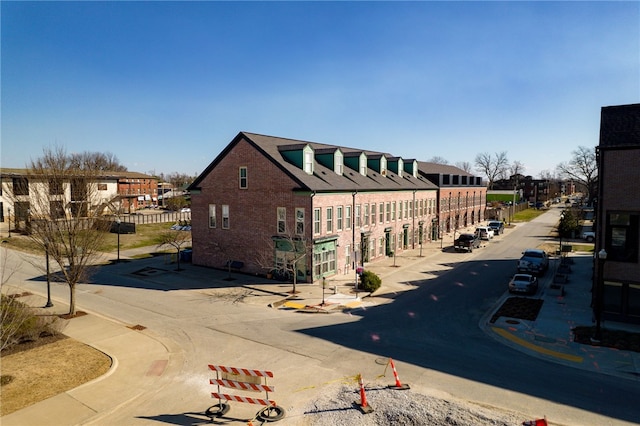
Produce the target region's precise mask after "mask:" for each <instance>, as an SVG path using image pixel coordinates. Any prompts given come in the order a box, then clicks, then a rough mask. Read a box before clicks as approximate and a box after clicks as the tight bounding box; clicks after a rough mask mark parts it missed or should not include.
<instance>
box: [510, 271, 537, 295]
mask: <svg viewBox="0 0 640 426" xmlns="http://www.w3.org/2000/svg"><path fill="white" fill-rule="evenodd" d="M537 291H538V278H536V277H535V276H534V275H531V274H515V275H514V276H513V278H511V281H509V293H525V294H536V292H537Z"/></svg>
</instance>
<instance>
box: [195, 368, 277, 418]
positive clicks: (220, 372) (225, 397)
mask: <svg viewBox="0 0 640 426" xmlns="http://www.w3.org/2000/svg"><path fill="white" fill-rule="evenodd" d="M209 369H210V370H212V371H215V372H216V378H215V379H210V380H209V384H212V385H217V386H218V391H217V392H212V393H211V397H212V398H216V399H217V400H218V403H217V404H215V405H213V406H211V407H209V408H208V409H207V411H206V414H207V416H209V417H212V418H213V417H221V416H223V415H225V414H226V413H227V412H228V411H229V409H230V406H229V404H227V403H226V401H236V402H243V403H247V404H259V405H264V406H265V408H263V409H261V410H260V411H258V413H257V414H256V418H257V419H260V420H262V421H265V422H275V421H277V420H280V419H282V418H284V416H285V411H284V408H282V407H279V406H278V405H277V404H276V402H275V401H273V400H270V399H269V392H275V387H273V386H270V385H268V384H267V378H268V377H271V378H273V373H272V372H271V371H263V370H251V369H247V368H236V367H225V366H221V365H209ZM263 380H264V383H263ZM221 387H225V388H231V389H236V390H240V391H248V392H264V393H265V397H264V398H256V397H249V396H241V395H230V394H226V393H222V392H221V391H220V388H221ZM223 401H225V402H223Z"/></svg>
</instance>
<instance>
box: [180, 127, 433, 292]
mask: <svg viewBox="0 0 640 426" xmlns="http://www.w3.org/2000/svg"><path fill="white" fill-rule="evenodd" d="M189 190H190V192H191V202H192V205H191V207H192V210H191V211H192V213H191V220H192V231H193V232H192V234H193V262H194V263H195V264H199V265H204V266H210V267H222V266H223V265H225V264H226V263H227V262H229V261H233V262H235V263H234V265H236V266H238V267H240V265H242V266H241V267H242V270H243V271H245V272H250V273H266V272H269V270H271V269H273V270H276V271H278V270H289V269H290V270H291V271H293V270H295V276H296V279H297V281H298V282H314V281H317V280H319V279H321V278H323V277H327V276H333V275H337V274H349V273H352V272H353V271H354V269H355V268H357V267H359V266H360V265H366V263H368V262H374V261H376V260H378V259H380V258H383V257H385V256H389V255H392V254H393V253H394V252H401V251H402V250H405V249H409V248H417V247H418V246H419V244H421V243H424V242H426V241H428V240H429V239H431V238H432V236H433V235H434V233H433V232H432V229H431V227H432V226H433V224H434V223H437V220H436V218H437V187H436V186H435V185H434V184H433V183H431V182H430V181H429V180H428V179H426V178H425V177H424V176H422V175H421V174H420V173H419V171H418V162H417V161H416V160H413V159H403V158H399V157H393V156H391V155H389V154H385V153H380V152H371V151H366V150H360V149H354V148H346V147H341V146H334V145H327V144H321V143H314V142H305V141H299V140H291V139H284V138H278V137H271V136H264V135H257V134H252V133H245V132H241V133H239V134H238V135H237V136H236V137H235V138H234V139H233V140H232V141H231V142H230V143H229V145H228V146H227V147H226V148H225V149H224V150H223V151H222V152H221V153H220V154H219V155H218V156H217V158H216V159H215V160H214V161H213V162H212V163H211V164H210V165H209V166H208V167H207V168H206V169H205V170H204V172H203V173H202V174H201V175H200V176H198V178H197V179H196V180H195V181H194V183H193V184H192V185H191V186H190V187H189Z"/></svg>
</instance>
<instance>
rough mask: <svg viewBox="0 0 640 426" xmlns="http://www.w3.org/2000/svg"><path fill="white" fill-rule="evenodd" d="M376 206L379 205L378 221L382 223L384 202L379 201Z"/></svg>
mask: <svg viewBox="0 0 640 426" xmlns="http://www.w3.org/2000/svg"><path fill="white" fill-rule="evenodd" d="M378 207H380V219H379V220H378V221H379V222H380V223H383V222H384V203H380V204H379V205H378Z"/></svg>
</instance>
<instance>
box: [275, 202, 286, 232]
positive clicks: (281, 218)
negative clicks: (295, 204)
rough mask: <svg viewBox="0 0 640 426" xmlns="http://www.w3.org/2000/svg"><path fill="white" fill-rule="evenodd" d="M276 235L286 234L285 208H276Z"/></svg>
mask: <svg viewBox="0 0 640 426" xmlns="http://www.w3.org/2000/svg"><path fill="white" fill-rule="evenodd" d="M277 210H278V211H277V216H278V234H284V233H285V232H287V208H286V207H278V209H277Z"/></svg>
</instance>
